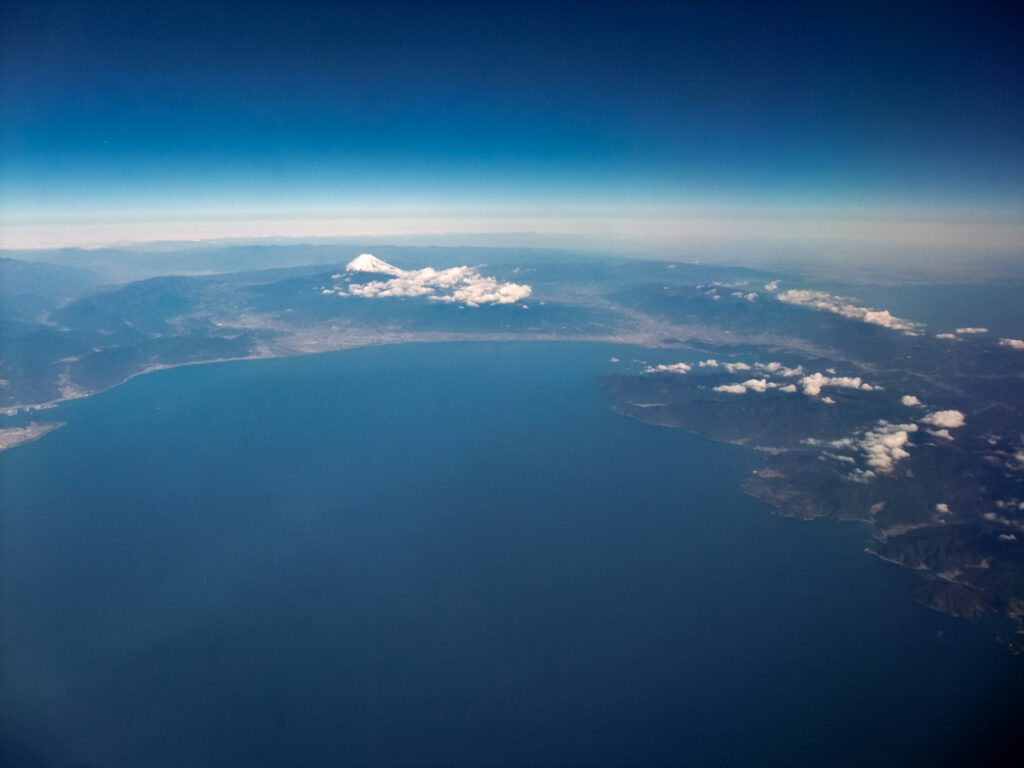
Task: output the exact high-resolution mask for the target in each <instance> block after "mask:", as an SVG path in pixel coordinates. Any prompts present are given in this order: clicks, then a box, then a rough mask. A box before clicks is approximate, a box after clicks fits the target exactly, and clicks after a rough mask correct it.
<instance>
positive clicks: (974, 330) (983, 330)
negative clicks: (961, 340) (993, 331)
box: [956, 328, 988, 333]
mask: <svg viewBox="0 0 1024 768" xmlns="http://www.w3.org/2000/svg"><path fill="white" fill-rule="evenodd" d="M956 332H957V333H988V328H957V329H956Z"/></svg>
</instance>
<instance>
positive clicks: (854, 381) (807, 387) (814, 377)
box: [800, 373, 881, 397]
mask: <svg viewBox="0 0 1024 768" xmlns="http://www.w3.org/2000/svg"><path fill="white" fill-rule="evenodd" d="M800 384H801V386H802V387H803V388H804V394H805V395H809V396H811V397H817V396H818V395H820V394H821V389H822V387H842V388H844V389H863V390H865V391H868V392H870V391H872V390H875V389H881V387H874V386H872V385H870V384H868V383H867V382H865V381H861V378H860V376H826V375H824V374H823V373H812V374H811V375H810V376H804V377H803V378H802V379H800Z"/></svg>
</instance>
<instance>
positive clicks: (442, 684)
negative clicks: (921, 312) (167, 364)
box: [0, 344, 1024, 768]
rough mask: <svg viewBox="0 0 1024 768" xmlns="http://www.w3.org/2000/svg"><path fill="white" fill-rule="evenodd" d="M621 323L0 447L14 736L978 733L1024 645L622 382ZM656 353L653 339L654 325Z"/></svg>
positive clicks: (134, 758)
mask: <svg viewBox="0 0 1024 768" xmlns="http://www.w3.org/2000/svg"><path fill="white" fill-rule="evenodd" d="M638 354H639V352H638V351H637V350H631V349H629V348H621V347H610V346H602V345H573V344H522V345H518V344H447V345H443V344H436V345H422V346H417V345H410V346H399V347H385V348H372V349H362V350H354V351H349V352H343V353H336V354H328V355H321V356H314V357H306V358H299V359H290V360H269V361H250V362H241V363H228V364H218V365H208V366H199V367H192V368H180V369H176V370H171V371H164V372H160V373H157V374H153V375H149V376H143V377H140V378H138V379H135V380H133V381H131V382H129V383H127V384H126V385H124V386H122V387H118V388H116V389H114V390H112V391H110V392H107V393H104V394H101V395H97V396H95V397H92V398H89V399H87V400H83V401H78V402H75V403H70V404H68V405H66V406H62V407H61V408H60V409H59V410H58V412H57V413H56V414H55V417H56V418H60V419H61V420H64V421H67V422H68V425H67V426H66V427H64V428H62V429H60V430H58V431H56V432H54V433H52V434H50V435H47V436H46V437H45V438H43V439H42V440H39V441H37V442H35V443H32V444H28V445H25V446H22V447H19V448H17V449H14V450H11V451H7V452H5V453H3V454H0V501H2V511H0V523H2V528H0V534H2V558H0V576H2V587H0V588H2V599H3V602H2V619H3V621H2V625H0V640H2V645H0V653H2V656H0V663H2V677H0V707H2V713H3V740H4V750H5V751H4V755H5V765H10V766H15V765H26V766H32V765H54V766H94V767H96V768H102V767H106V766H147V767H150V768H153V767H159V766H175V767H177V766H190V767H196V766H247V767H250V768H251V767H252V766H337V765H426V764H429V765H467V766H486V765H510V766H511V765H515V766H522V765H643V766H653V765H683V764H686V765H696V766H703V765H709V766H710V765H715V766H722V765H737V766H741V765H743V766H749V765H762V766H763V765H786V766H800V765H806V766H820V765H830V766H836V765H872V766H877V765H936V764H941V763H942V762H943V761H952V762H953V763H957V762H958V761H960V762H962V764H965V765H967V764H971V763H972V762H973V761H974V760H976V759H977V758H978V756H979V755H981V754H983V753H984V750H986V749H988V748H990V747H991V746H992V745H993V744H1001V743H1002V740H1003V739H1005V738H1007V734H1008V731H1005V730H1003V729H1004V728H1005V727H1007V725H1008V723H1009V722H1010V721H1011V719H1012V718H1013V716H1014V715H1015V714H1017V713H1019V712H1020V710H1021V704H1022V692H1024V675H1022V667H1024V664H1022V663H1021V661H1020V660H1018V659H1015V658H1013V657H1011V656H1010V655H1009V654H1008V653H1007V652H1006V651H1005V650H1004V649H1003V648H1002V647H1001V646H999V645H997V644H996V643H994V642H992V640H991V639H990V637H989V632H988V629H987V628H986V627H984V626H983V625H982V626H979V625H976V624H973V625H972V624H968V623H966V622H961V621H958V620H955V619H952V618H949V617H947V616H944V615H941V614H938V613H934V612H931V611H928V610H926V609H924V608H922V607H920V606H918V605H916V604H915V603H913V602H912V600H911V599H910V598H909V597H908V595H907V592H906V589H907V584H908V579H909V574H907V573H906V572H903V571H901V570H900V569H898V568H895V567H893V566H890V565H888V564H886V563H882V562H880V561H878V560H875V559H873V558H870V557H868V556H867V555H865V554H864V553H863V551H862V549H863V540H864V536H865V531H864V529H863V528H861V527H859V526H856V525H836V524H831V523H800V522H795V521H790V520H785V519H781V518H778V517H776V516H774V515H772V514H770V510H769V508H768V507H767V506H765V505H763V504H761V503H760V502H757V501H755V500H753V499H751V498H748V497H746V496H744V495H742V494H741V492H740V490H739V485H740V482H741V481H742V479H743V477H744V476H745V475H746V474H747V473H748V472H749V471H750V470H752V469H754V468H755V467H756V466H757V465H758V457H757V456H756V455H755V454H753V453H752V452H749V451H746V450H744V449H741V448H738V447H734V446H727V445H719V444H715V443H710V442H707V441H705V440H701V439H699V438H697V437H694V436H691V435H688V434H686V433H684V432H682V431H679V430H671V429H662V428H657V427H652V426H648V425H644V424H640V423H638V422H635V421H631V420H629V419H626V418H623V417H621V416H618V415H616V414H614V413H613V412H612V411H611V409H610V408H609V400H608V397H607V396H606V394H605V393H604V392H603V391H602V389H601V388H600V386H599V382H598V380H597V377H598V376H600V375H602V374H606V373H611V372H613V371H615V370H616V366H615V365H614V364H612V363H610V362H609V358H610V357H611V356H612V355H616V356H618V357H620V358H623V359H624V360H627V359H630V358H632V357H635V356H636V355H638ZM645 354H648V355H650V354H653V353H650V352H646V353H645Z"/></svg>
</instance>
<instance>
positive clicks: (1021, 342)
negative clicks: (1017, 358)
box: [999, 339, 1024, 349]
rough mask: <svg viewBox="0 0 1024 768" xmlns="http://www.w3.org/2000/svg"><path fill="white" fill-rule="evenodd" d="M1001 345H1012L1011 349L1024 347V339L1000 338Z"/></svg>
mask: <svg viewBox="0 0 1024 768" xmlns="http://www.w3.org/2000/svg"><path fill="white" fill-rule="evenodd" d="M999 346H1001V347H1010V349H1024V340H1021V339H1000V340H999Z"/></svg>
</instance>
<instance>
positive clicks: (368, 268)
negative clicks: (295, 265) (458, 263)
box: [321, 253, 533, 307]
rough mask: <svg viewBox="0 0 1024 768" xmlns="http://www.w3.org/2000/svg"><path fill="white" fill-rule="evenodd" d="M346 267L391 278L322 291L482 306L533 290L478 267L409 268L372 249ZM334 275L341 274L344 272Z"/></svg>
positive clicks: (513, 300) (511, 301)
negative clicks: (496, 276)
mask: <svg viewBox="0 0 1024 768" xmlns="http://www.w3.org/2000/svg"><path fill="white" fill-rule="evenodd" d="M345 271H346V272H347V273H349V274H354V273H372V274H382V275H388V276H389V279H387V280H374V281H371V282H369V283H354V284H352V285H349V286H348V287H347V288H346V286H335V287H334V288H332V289H329V288H324V289H323V290H322V291H321V293H336V294H337V295H339V296H358V297H360V298H364V299H372V298H390V297H403V296H404V297H410V296H413V297H414V296H425V297H427V298H428V299H430V300H431V301H438V302H442V303H446V304H464V305H466V306H468V307H479V306H480V305H481V304H514V303H516V302H518V301H522V300H523V299H525V298H527V297H528V296H529V295H530V294H531V293H532V292H533V290H532V288H531V287H530V286H528V285H520V284H518V283H500V282H498V281H497V280H496V279H495V278H493V277H484V276H483V275H481V274H480V273H479V272H478V271H477V270H476V268H474V267H451V268H450V269H440V270H439V269H433V268H431V267H426V268H425V269H413V270H405V269H399V268H398V267H395V266H393V265H391V264H388V263H387V262H385V261H381V260H380V259H378V258H376V257H375V256H373V255H371V254H369V253H364V254H361V255H360V256H358V257H357V258H355V259H353V260H352V261H350V262H349V263H348V264H347V265H346V267H345ZM334 277H335V278H339V277H341V275H335V276H334Z"/></svg>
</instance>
